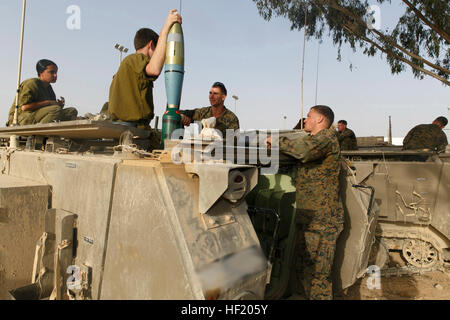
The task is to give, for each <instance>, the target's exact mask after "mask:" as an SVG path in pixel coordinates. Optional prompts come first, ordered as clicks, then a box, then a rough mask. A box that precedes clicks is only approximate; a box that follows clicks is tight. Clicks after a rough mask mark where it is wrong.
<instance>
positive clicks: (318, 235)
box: [280, 129, 344, 299]
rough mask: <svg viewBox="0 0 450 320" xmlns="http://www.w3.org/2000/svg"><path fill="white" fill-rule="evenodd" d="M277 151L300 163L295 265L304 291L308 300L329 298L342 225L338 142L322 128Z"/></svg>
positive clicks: (283, 141) (282, 142) (285, 143)
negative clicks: (302, 279) (298, 267)
mask: <svg viewBox="0 0 450 320" xmlns="http://www.w3.org/2000/svg"><path fill="white" fill-rule="evenodd" d="M280 151H281V152H283V153H285V154H288V155H290V156H293V157H294V158H296V159H298V160H299V163H298V167H297V179H296V189H297V193H296V205H297V219H298V221H299V222H300V228H299V230H298V237H299V239H298V241H297V246H298V247H297V248H298V249H297V253H298V261H297V263H298V265H300V266H301V269H302V272H303V278H304V280H305V282H306V288H304V289H305V291H306V294H307V295H308V296H309V298H310V299H332V298H333V293H332V281H331V267H332V264H333V259H334V252H335V249H336V240H337V238H338V236H339V234H340V233H341V231H342V229H343V224H344V209H343V206H342V203H341V200H340V198H339V172H340V162H339V158H340V149H339V142H338V140H337V138H336V134H335V131H334V130H332V129H325V130H322V131H320V132H319V133H318V134H316V135H313V136H312V135H309V136H306V137H302V138H299V139H295V140H289V139H287V138H286V137H282V138H280ZM304 286H305V285H304Z"/></svg>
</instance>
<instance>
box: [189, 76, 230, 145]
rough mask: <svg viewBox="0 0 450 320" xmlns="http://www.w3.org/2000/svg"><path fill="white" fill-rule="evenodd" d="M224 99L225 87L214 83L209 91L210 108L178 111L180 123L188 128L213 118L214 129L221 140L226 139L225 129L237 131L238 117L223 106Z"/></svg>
mask: <svg viewBox="0 0 450 320" xmlns="http://www.w3.org/2000/svg"><path fill="white" fill-rule="evenodd" d="M226 98H227V89H226V88H225V85H224V84H223V83H221V82H215V83H214V84H213V85H212V88H211V90H210V91H209V102H210V103H211V106H209V107H205V108H199V109H194V110H182V111H181V110H180V113H181V122H182V123H183V125H184V126H189V125H190V124H191V122H192V121H201V120H203V119H208V118H211V117H215V118H216V127H215V128H216V129H217V130H219V131H220V132H221V133H222V137H223V138H226V130H227V129H233V130H237V129H239V119H238V117H236V115H235V114H234V113H233V112H231V111H230V110H228V109H227V108H226V107H225V105H224V102H225V99H226Z"/></svg>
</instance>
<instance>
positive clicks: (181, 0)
mask: <svg viewBox="0 0 450 320" xmlns="http://www.w3.org/2000/svg"><path fill="white" fill-rule="evenodd" d="M182 4H183V0H180V14H181V9H182Z"/></svg>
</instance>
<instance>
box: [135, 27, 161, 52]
mask: <svg viewBox="0 0 450 320" xmlns="http://www.w3.org/2000/svg"><path fill="white" fill-rule="evenodd" d="M158 39H159V36H158V34H157V33H156V32H155V31H153V30H152V29H148V28H142V29H139V30H138V31H137V32H136V35H135V36H134V48H135V49H136V52H140V53H142V54H144V55H146V56H148V57H151V56H152V55H153V52H154V51H155V49H156V44H157V43H158Z"/></svg>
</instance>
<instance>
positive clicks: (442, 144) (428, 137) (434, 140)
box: [403, 117, 448, 152]
mask: <svg viewBox="0 0 450 320" xmlns="http://www.w3.org/2000/svg"><path fill="white" fill-rule="evenodd" d="M447 123H448V120H447V118H445V117H438V118H436V120H434V121H433V123H432V124H420V125H418V126H415V127H414V128H412V129H411V130H410V131H409V132H408V134H407V135H406V137H405V139H403V150H420V149H431V150H433V151H437V152H443V151H445V148H446V146H447V145H448V141H447V136H446V135H445V133H444V131H442V129H444V128H445V126H446V125H447Z"/></svg>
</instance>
